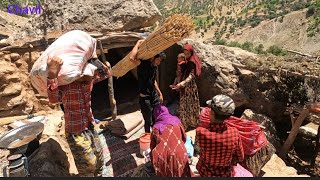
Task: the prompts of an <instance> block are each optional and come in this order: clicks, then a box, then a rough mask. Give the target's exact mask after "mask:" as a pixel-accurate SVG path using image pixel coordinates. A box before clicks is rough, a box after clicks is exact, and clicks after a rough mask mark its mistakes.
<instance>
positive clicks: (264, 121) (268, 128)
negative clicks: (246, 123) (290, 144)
mask: <svg viewBox="0 0 320 180" xmlns="http://www.w3.org/2000/svg"><path fill="white" fill-rule="evenodd" d="M241 118H243V119H248V120H253V121H255V122H258V123H260V124H261V125H262V126H264V127H265V129H264V131H265V134H266V137H267V139H268V141H269V142H270V143H271V144H272V145H273V146H274V147H275V148H276V149H277V150H280V148H281V144H280V138H279V137H278V135H277V129H276V127H275V125H274V123H273V121H272V120H271V119H270V118H269V117H267V116H265V115H262V114H257V113H255V112H253V111H252V110H251V109H247V110H245V111H244V112H243V114H242V116H241Z"/></svg>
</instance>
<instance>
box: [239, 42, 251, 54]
mask: <svg viewBox="0 0 320 180" xmlns="http://www.w3.org/2000/svg"><path fill="white" fill-rule="evenodd" d="M241 48H242V49H244V50H247V51H250V52H252V51H253V44H252V42H245V43H243V44H242V46H241Z"/></svg>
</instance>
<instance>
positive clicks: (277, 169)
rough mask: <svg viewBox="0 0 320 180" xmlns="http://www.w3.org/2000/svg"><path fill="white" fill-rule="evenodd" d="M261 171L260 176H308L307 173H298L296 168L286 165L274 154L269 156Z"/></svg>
mask: <svg viewBox="0 0 320 180" xmlns="http://www.w3.org/2000/svg"><path fill="white" fill-rule="evenodd" d="M262 171H263V172H264V174H263V176H262V177H310V176H308V175H302V174H301V175H298V173H297V170H296V169H294V168H293V167H289V166H287V165H286V163H285V162H284V161H283V160H282V159H281V158H279V157H278V156H277V155H276V154H274V155H273V156H272V157H271V159H270V161H269V162H268V163H267V164H266V165H265V166H264V167H263V168H262Z"/></svg>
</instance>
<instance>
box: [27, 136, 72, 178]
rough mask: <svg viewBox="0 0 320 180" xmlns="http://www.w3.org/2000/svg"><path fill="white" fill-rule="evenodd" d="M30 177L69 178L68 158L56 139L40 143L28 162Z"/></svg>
mask: <svg viewBox="0 0 320 180" xmlns="http://www.w3.org/2000/svg"><path fill="white" fill-rule="evenodd" d="M29 167H30V174H31V176H32V177H63V176H70V174H69V167H70V163H69V162H68V157H67V154H66V152H65V151H64V150H63V148H62V146H61V145H60V144H59V142H58V141H57V140H56V139H53V138H50V139H48V140H47V141H46V142H43V143H41V145H40V147H39V149H38V150H37V151H36V152H34V154H32V155H31V157H30V160H29Z"/></svg>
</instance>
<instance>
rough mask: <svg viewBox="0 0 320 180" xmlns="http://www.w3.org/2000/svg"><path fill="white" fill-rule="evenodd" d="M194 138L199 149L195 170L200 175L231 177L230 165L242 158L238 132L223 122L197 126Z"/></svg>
mask: <svg viewBox="0 0 320 180" xmlns="http://www.w3.org/2000/svg"><path fill="white" fill-rule="evenodd" d="M196 138H197V142H198V144H199V147H200V149H201V152H200V158H199V161H198V164H197V166H196V167H197V170H198V171H199V174H200V176H201V177H231V176H232V167H233V165H236V163H237V162H241V161H243V159H244V152H243V148H242V143H241V139H240V134H239V132H238V130H237V129H236V128H233V127H227V126H226V125H225V124H209V126H208V127H207V128H204V127H197V130H196Z"/></svg>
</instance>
